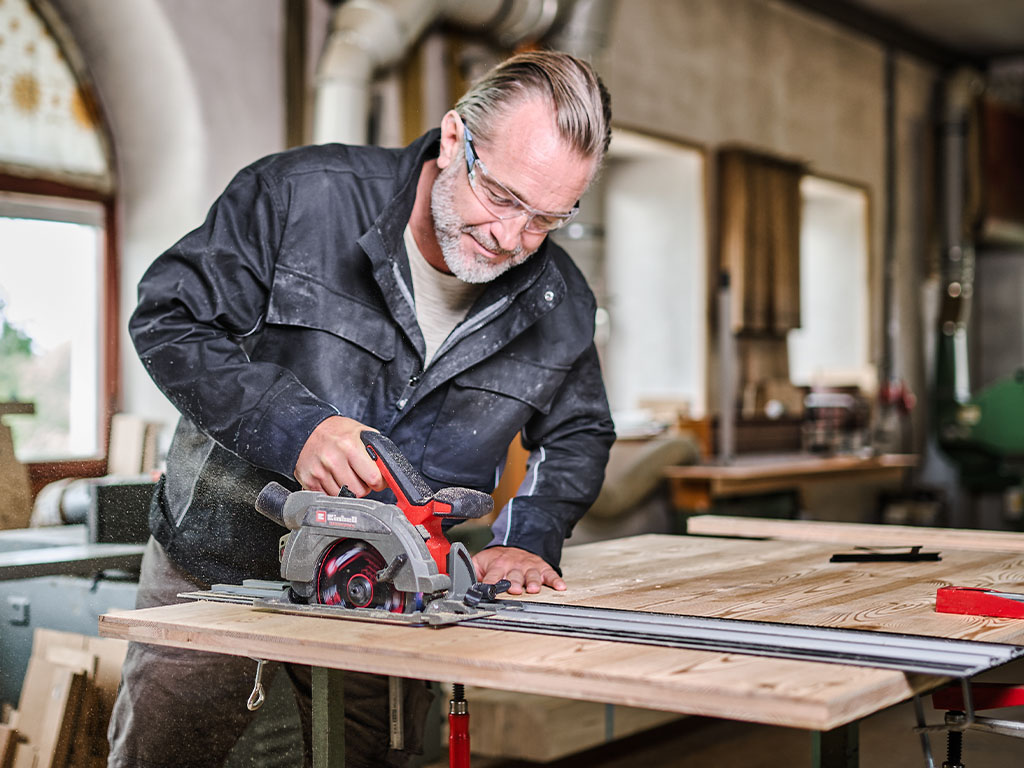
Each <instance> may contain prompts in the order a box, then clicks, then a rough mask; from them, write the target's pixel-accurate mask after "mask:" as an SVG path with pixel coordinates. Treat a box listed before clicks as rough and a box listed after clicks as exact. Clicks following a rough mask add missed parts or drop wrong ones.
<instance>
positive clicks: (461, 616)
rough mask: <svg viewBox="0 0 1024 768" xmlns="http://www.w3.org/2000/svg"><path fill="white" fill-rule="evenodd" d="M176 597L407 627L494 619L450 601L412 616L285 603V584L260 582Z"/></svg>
mask: <svg viewBox="0 0 1024 768" xmlns="http://www.w3.org/2000/svg"><path fill="white" fill-rule="evenodd" d="M178 597H184V598H188V599H190V600H209V601H212V602H220V603H238V604H241V605H251V606H253V607H254V608H256V609H258V610H261V611H274V612H276V613H289V614H294V615H299V616H319V617H322V618H328V619H352V620H355V621H372V622H376V623H382V624H408V625H411V626H420V627H423V626H429V627H440V626H445V625H447V624H457V623H459V622H461V621H466V620H467V619H479V618H483V617H485V616H493V615H494V611H493V610H487V609H484V608H471V607H470V606H468V605H465V604H462V603H461V602H460V603H457V604H455V605H457V606H458V610H446V609H445V608H446V604H447V603H448V602H449V601H446V600H444V599H443V598H442V599H439V600H434V601H432V602H431V603H429V604H428V606H427V609H426V610H421V611H413V612H411V613H392V612H391V611H385V610H381V609H379V608H342V607H340V606H332V605H321V604H318V603H314V604H305V603H293V602H292V601H291V600H289V599H288V583H287V582H284V581H262V580H259V579H246V580H245V581H243V582H242V583H241V584H214V585H213V586H212V587H210V589H209V590H206V591H201V592H182V593H180V594H179V595H178Z"/></svg>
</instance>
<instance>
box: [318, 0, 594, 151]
mask: <svg viewBox="0 0 1024 768" xmlns="http://www.w3.org/2000/svg"><path fill="white" fill-rule="evenodd" d="M610 9H611V4H610V2H609V0H575V2H574V1H573V0H348V2H344V3H342V4H340V5H339V6H338V7H337V8H336V10H335V11H334V16H333V18H332V22H331V31H330V33H329V34H328V37H327V41H326V43H325V44H324V50H323V53H322V54H321V57H320V61H319V63H318V65H317V74H316V96H315V103H314V109H313V142H314V143H316V144H323V143H326V142H332V141H337V142H343V143H347V144H365V143H367V141H368V140H369V127H368V126H369V111H370V89H371V85H372V82H373V78H374V75H375V73H376V72H377V71H379V70H381V69H385V68H387V67H390V66H394V65H395V64H397V63H399V62H400V61H401V60H402V58H403V57H404V56H405V55H406V53H407V51H408V50H409V48H410V46H411V45H412V44H413V43H414V42H415V41H416V40H417V39H418V38H419V37H420V36H421V35H422V34H423V32H424V31H425V30H426V29H427V28H428V27H429V26H430V25H431V24H432V23H434V22H435V21H446V22H448V23H451V24H453V25H455V26H459V27H463V28H466V29H472V30H474V31H486V33H487V34H488V36H490V37H491V38H493V39H494V40H496V41H497V42H498V43H499V44H500V45H502V46H505V47H513V46H515V45H517V44H520V43H523V42H525V41H535V40H539V39H541V38H542V37H544V36H545V35H547V34H548V33H549V32H550V31H551V30H552V29H554V28H557V29H558V32H557V35H556V37H555V38H553V39H552V41H551V42H552V44H553V45H554V47H558V48H562V49H563V50H567V51H570V52H572V53H575V54H577V55H581V56H587V55H590V54H591V53H593V52H595V51H596V50H597V49H598V48H599V47H600V46H601V45H603V43H604V39H605V28H606V26H607V20H608V17H609V15H610V12H611V11H610Z"/></svg>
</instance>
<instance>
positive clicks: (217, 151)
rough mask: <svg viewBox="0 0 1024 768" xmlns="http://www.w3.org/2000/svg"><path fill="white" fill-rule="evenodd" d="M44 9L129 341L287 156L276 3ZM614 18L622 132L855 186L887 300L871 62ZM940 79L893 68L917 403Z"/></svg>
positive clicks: (631, 13) (742, 14) (705, 23)
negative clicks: (95, 142)
mask: <svg viewBox="0 0 1024 768" xmlns="http://www.w3.org/2000/svg"><path fill="white" fill-rule="evenodd" d="M51 2H52V3H53V5H54V6H55V7H56V8H57V9H58V11H59V12H60V14H61V16H62V17H63V18H64V19H65V21H66V22H67V24H68V26H69V27H70V29H71V33H72V34H73V35H74V37H75V38H76V40H77V41H78V42H79V45H80V46H81V48H82V51H83V53H84V55H85V57H86V61H87V65H88V67H89V69H90V71H91V75H92V77H93V79H94V81H95V83H96V86H97V90H98V92H99V98H100V102H101V104H102V106H103V109H104V113H105V114H106V116H107V119H108V120H109V121H110V124H111V131H112V134H113V136H114V142H115V149H116V153H117V154H116V160H117V171H118V181H119V185H120V191H121V201H122V211H121V212H122V218H121V227H122V241H123V250H122V288H121V291H122V295H121V313H122V321H123V322H122V327H123V326H124V325H125V322H126V321H127V318H128V316H129V315H130V313H131V311H132V309H133V308H134V304H135V286H136V283H137V282H138V279H139V277H141V274H142V272H143V271H144V270H145V268H146V267H147V266H148V265H149V263H150V262H151V261H152V259H153V258H154V257H155V256H156V255H157V254H159V253H160V252H161V251H162V250H163V249H165V248H166V247H167V246H169V245H170V244H171V243H172V242H174V240H176V239H177V238H178V237H180V236H181V235H182V234H184V233H185V232H186V231H188V230H189V229H190V228H192V227H193V226H195V225H196V224H198V223H199V222H200V221H201V219H202V216H203V215H204V214H205V212H206V210H207V208H208V206H209V204H210V203H211V202H212V201H213V199H214V198H215V197H216V195H217V194H218V193H219V192H220V190H221V189H222V188H223V187H224V185H225V184H226V183H227V181H228V180H229V179H230V177H231V176H232V175H233V173H234V172H235V171H237V170H238V169H239V168H241V167H242V166H244V165H246V164H247V163H249V162H251V161H252V160H254V159H256V158H258V157H260V156H262V155H264V154H267V153H269V152H273V151H276V150H279V149H282V148H283V147H284V143H285V136H284V125H285V123H284V107H283V104H284V93H283V88H284V86H283V79H282V78H283V70H282V60H283V59H282V56H283V53H282V45H283V5H282V3H280V2H279V1H278V0H220V2H218V3H214V4H210V3H207V2H204V1H203V0H134V1H133V2H132V3H128V4H124V3H117V2H115V0H51ZM309 9H310V13H311V18H310V33H311V39H310V41H309V49H310V57H311V62H310V70H311V69H312V66H313V61H315V57H316V56H317V55H318V52H319V48H320V43H321V41H322V35H323V34H325V33H326V28H327V24H328V20H329V6H328V4H327V3H326V2H313V3H311V4H310V6H309ZM612 18H613V22H612V28H611V29H610V30H609V37H608V48H607V51H606V53H605V55H604V56H603V57H602V59H601V61H600V62H599V66H600V68H601V70H602V73H603V74H604V76H605V79H606V81H607V82H608V85H609V87H610V89H611V91H612V96H613V100H614V105H615V114H616V121H617V123H619V124H620V125H623V126H629V127H635V128H639V129H641V130H644V131H646V132H651V133H654V134H659V135H662V136H665V137H667V138H671V139H679V140H683V141H686V142H688V143H691V144H693V143H695V144H698V145H705V146H707V147H709V148H712V149H713V148H714V147H716V146H718V145H721V144H724V143H742V144H747V145H750V146H752V147H754V148H757V149H760V150H763V151H765V152H770V153H774V154H779V155H782V156H785V157H790V158H795V159H800V160H804V161H806V162H807V163H808V164H809V166H810V168H811V170H812V171H813V172H815V173H817V174H821V175H826V176H834V177H838V178H840V179H843V180H845V181H850V182H854V183H861V184H864V185H866V186H867V188H868V189H869V190H870V193H871V199H872V224H873V229H872V238H873V239H872V244H873V260H874V265H875V268H874V270H873V272H872V287H873V295H874V296H876V297H880V296H881V278H882V275H881V269H880V263H881V255H882V245H883V236H884V228H883V224H884V210H885V209H884V203H885V199H884V195H885V189H884V170H885V169H884V146H885V136H884V106H885V93H884V55H885V54H884V50H883V49H882V47H881V46H880V45H878V44H876V43H874V42H873V41H871V40H869V39H868V38H866V37H864V36H862V35H859V34H855V33H852V32H848V31H846V30H844V29H842V28H840V27H839V26H837V25H835V24H833V23H830V22H828V21H825V20H823V19H821V18H819V17H818V16H816V15H814V14H811V13H810V12H806V11H800V10H798V9H794V8H792V7H791V6H789V5H787V4H785V3H782V2H778V1H776V0H718V1H717V2H707V1H706V0H672V2H664V1H663V0H631V2H629V3H619V4H618V5H617V7H616V12H615V13H614V14H613V17H612ZM317 35H320V37H317ZM934 79H935V72H934V71H933V69H932V68H931V67H929V66H927V65H925V64H923V63H921V62H918V61H916V60H914V59H912V58H909V57H906V56H902V55H901V56H899V57H898V59H897V77H896V80H897V97H896V103H897V114H898V136H897V139H898V144H897V147H898V155H897V163H898V166H897V173H896V177H897V189H896V194H897V206H898V207H897V211H896V215H897V226H896V254H897V262H896V286H895V292H894V299H895V304H896V307H897V312H896V315H895V320H896V322H897V324H898V327H899V334H900V340H899V342H898V343H897V345H896V349H895V373H896V375H897V376H901V377H904V378H907V379H908V380H909V381H910V383H911V387H912V388H913V389H914V391H916V392H918V393H919V394H923V388H924V380H923V377H924V363H923V359H922V343H921V338H922V333H923V331H922V321H921V318H920V314H919V313H920V309H919V308H920V307H921V306H922V305H921V293H922V290H928V287H929V283H927V282H923V278H924V277H926V274H925V273H926V268H925V265H926V264H927V263H928V262H927V259H926V254H925V250H926V249H927V247H928V243H927V242H926V239H925V236H924V232H925V221H926V212H927V209H928V201H926V200H924V199H923V198H922V196H921V193H920V191H919V190H920V186H921V183H922V180H923V178H924V175H925V172H924V168H925V167H926V163H925V158H926V156H927V153H928V151H929V150H928V142H927V141H925V139H927V138H928V120H927V118H928V114H927V109H928V105H929V101H930V98H931V90H932V87H933V82H934ZM711 170H712V169H710V168H709V169H708V176H709V177H710V178H713V174H712V173H711ZM922 286H923V287H922ZM872 317H873V318H874V323H873V328H872V338H873V339H874V342H875V343H874V348H875V349H876V350H880V349H881V338H882V336H881V333H882V328H881V317H882V308H881V306H880V304H879V301H878V300H876V301H875V303H874V306H873V307H872ZM122 334H124V331H123V330H122ZM122 343H123V350H124V354H123V355H122V369H123V379H124V409H125V410H128V411H132V412H136V413H140V414H144V415H146V416H147V417H149V418H158V419H162V420H164V421H165V422H167V423H173V421H174V420H175V418H176V416H175V412H174V410H173V409H172V408H171V406H170V405H169V404H168V403H167V402H166V401H165V400H164V398H163V397H162V396H161V395H160V394H159V393H158V392H157V391H156V389H155V387H153V385H152V384H151V382H150V381H149V379H148V376H147V375H146V374H145V372H144V370H143V369H142V367H141V365H140V364H139V363H138V361H137V359H136V358H135V356H134V354H133V352H132V348H131V345H130V343H129V341H128V339H127V336H126V335H123V338H122ZM918 411H919V412H920V411H923V409H918ZM919 418H920V414H917V415H915V420H917V419H919ZM916 432H917V434H918V435H920V434H921V430H920V429H918V430H916Z"/></svg>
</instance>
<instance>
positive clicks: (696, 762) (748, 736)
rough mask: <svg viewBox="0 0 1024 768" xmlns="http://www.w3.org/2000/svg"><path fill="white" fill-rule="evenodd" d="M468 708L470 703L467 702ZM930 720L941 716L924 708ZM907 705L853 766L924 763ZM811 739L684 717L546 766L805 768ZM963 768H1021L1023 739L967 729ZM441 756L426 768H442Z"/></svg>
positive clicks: (873, 726) (500, 766)
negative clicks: (781, 767)
mask: <svg viewBox="0 0 1024 768" xmlns="http://www.w3.org/2000/svg"><path fill="white" fill-rule="evenodd" d="M470 707H471V710H472V703H471V704H470ZM926 713H927V717H928V722H929V723H935V722H940V721H941V719H942V718H941V713H938V712H935V711H933V710H931V708H930V707H926ZM985 714H987V715H990V716H993V717H1007V718H1017V719H1020V718H1021V713H1020V712H1019V711H1018V712H1017V713H1016V714H1015V713H1014V712H1013V711H1005V712H998V713H995V712H987V713H985ZM915 725H916V721H915V717H914V709H913V706H912V705H911V704H909V703H908V704H901V705H899V706H897V707H893V708H892V709H889V710H887V711H885V712H882V713H880V714H878V715H874V716H872V717H869V718H867V719H865V720H864V721H862V722H861V724H860V727H859V730H860V765H861V766H863V767H864V768H889V767H890V766H892V767H894V768H905V767H909V768H915V767H916V766H924V765H925V761H924V757H923V752H922V750H921V743H920V740H919V738H918V736H917V734H915V733H914V732H913V730H912V729H913V727H914V726H915ZM931 744H932V755H933V757H934V759H935V765H936V766H941V765H942V762H943V760H944V759H945V754H946V752H945V750H946V747H945V737H944V736H941V735H937V736H932V737H931ZM811 759H812V758H811V736H810V734H809V733H807V732H805V731H799V730H794V729H790V728H776V727H771V726H762V725H750V724H745V723H736V722H731V721H726V720H712V719H707V718H701V717H691V718H686V719H684V720H681V721H679V722H677V723H673V724H670V725H666V726H663V727H661V728H658V729H655V730H652V731H648V732H647V733H643V734H638V735H636V736H632V737H630V738H628V739H623V740H621V741H618V742H615V743H613V744H608V745H606V746H603V747H599V748H596V749H592V750H589V751H587V752H582V753H580V754H577V755H574V756H572V757H569V758H565V759H563V760H559V761H556V762H553V763H547V764H546V765H547V766H548V768H637V767H638V766H645V767H646V766H652V767H653V766H657V768H684V767H685V768H693V766H709V768H779V766H785V767H786V768H811ZM963 764H964V766H965V768H1008V767H1009V766H1020V765H1024V740H1021V739H1014V738H1009V737H1006V736H994V735H990V734H983V733H969V734H967V736H966V739H965V749H964V753H963ZM447 765H448V762H447V755H446V754H442V760H441V761H440V762H437V763H434V764H432V765H431V766H429V768H445V766H447ZM536 765H537V764H536V763H527V762H522V761H510V760H498V759H488V758H481V757H476V756H474V757H473V768H528V767H529V766H536Z"/></svg>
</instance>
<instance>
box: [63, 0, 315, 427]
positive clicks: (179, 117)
mask: <svg viewBox="0 0 1024 768" xmlns="http://www.w3.org/2000/svg"><path fill="white" fill-rule="evenodd" d="M51 2H52V3H53V5H54V6H55V8H56V9H57V11H58V13H59V14H60V16H61V18H62V20H63V21H64V22H65V23H66V24H67V26H68V28H69V30H70V33H71V34H72V35H73V36H74V38H75V39H76V41H77V42H78V44H79V46H80V48H81V50H82V53H83V55H84V57H85V60H86V64H87V66H88V68H89V70H90V74H91V75H92V78H93V81H94V82H95V84H96V89H97V91H98V97H99V101H100V103H101V105H102V109H103V112H104V114H105V116H106V118H107V120H108V121H109V123H110V129H111V133H112V135H113V139H114V148H115V153H116V164H117V177H118V186H119V201H120V213H121V240H122V251H121V256H122V263H121V301H120V308H121V321H122V322H121V334H122V338H121V344H122V350H123V352H122V360H121V368H122V377H123V392H124V403H123V409H124V410H126V411H129V412H133V413H138V414H144V415H146V416H147V417H148V418H151V419H157V420H161V421H163V422H164V423H166V424H168V425H173V424H174V423H175V421H176V420H177V414H176V411H175V410H174V408H173V407H172V406H171V405H170V403H168V402H167V400H166V399H165V398H164V397H163V396H162V395H161V394H160V393H159V392H158V391H157V389H156V388H155V386H154V385H153V384H152V382H151V381H150V379H149V376H148V375H147V374H146V372H145V370H144V369H143V368H142V365H141V364H140V363H139V361H138V358H137V357H136V356H135V354H134V351H133V347H132V345H131V342H130V340H129V339H128V336H127V332H126V326H127V321H128V318H129V317H130V315H131V312H132V311H133V310H134V308H135V302H136V285H137V283H138V281H139V278H140V277H141V276H142V273H143V272H144V271H145V269H146V268H147V267H148V266H149V264H150V263H151V262H152V261H153V259H154V258H155V257H156V256H157V255H158V254H160V253H161V252H162V251H163V250H164V249H166V248H167V247H168V246H170V245H171V244H172V243H174V242H175V241H176V240H177V239H178V238H180V237H181V236H182V235H184V234H185V233H186V232H188V231H189V230H190V229H192V228H194V227H195V226H197V225H198V224H200V223H201V222H202V220H203V217H204V216H205V215H206V211H207V209H208V208H209V206H210V204H211V203H212V202H213V201H214V199H215V198H216V196H217V195H218V194H219V193H220V192H221V190H223V188H224V186H225V185H226V184H227V183H228V181H229V180H230V179H231V177H232V176H233V175H234V174H235V173H236V172H237V171H238V170H239V169H241V168H242V167H244V166H245V165H248V164H249V163H250V162H252V161H254V160H256V159H258V158H259V157H262V156H263V155H266V154H269V153H271V152H275V151H278V150H281V149H284V144H285V122H284V84H283V52H282V46H283V4H282V3H281V2H279V0H218V2H216V3H208V2H205V1H204V0H132V2H130V3H122V2H117V0H51ZM317 8H319V5H318V6H317ZM323 9H324V10H323V14H322V16H323V19H322V21H323V23H322V24H320V27H321V28H323V29H324V30H325V31H326V19H327V9H326V4H323ZM315 10H316V9H314V15H315ZM316 20H317V22H318V23H319V22H320V21H321V19H320V18H317V19H316ZM312 43H313V45H315V46H317V48H318V46H319V42H318V41H317V40H315V39H314V40H313V41H312Z"/></svg>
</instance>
